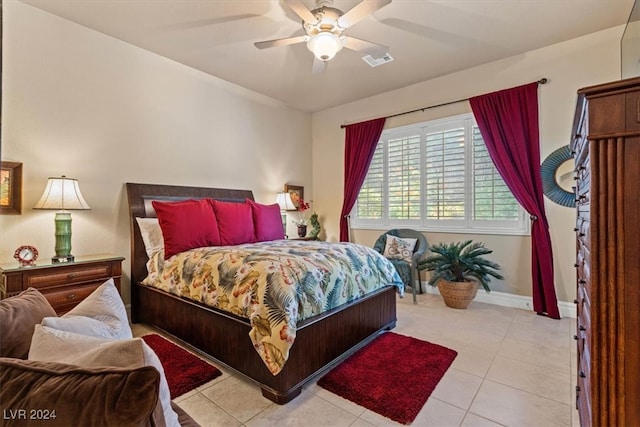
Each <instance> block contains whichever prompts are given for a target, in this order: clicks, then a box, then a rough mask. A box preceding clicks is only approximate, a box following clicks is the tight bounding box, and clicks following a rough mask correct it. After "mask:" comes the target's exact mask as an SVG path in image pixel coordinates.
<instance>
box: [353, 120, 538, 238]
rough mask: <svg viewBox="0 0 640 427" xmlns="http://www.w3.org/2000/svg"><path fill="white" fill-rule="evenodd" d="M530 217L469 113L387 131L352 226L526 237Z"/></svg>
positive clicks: (370, 167) (376, 153)
mask: <svg viewBox="0 0 640 427" xmlns="http://www.w3.org/2000/svg"><path fill="white" fill-rule="evenodd" d="M527 218H528V217H527V215H526V214H525V212H524V210H523V209H522V208H521V207H520V206H519V205H518V202H516V200H515V199H514V197H513V195H512V194H511V192H510V191H509V189H508V188H507V186H506V185H505V183H504V181H503V180H502V178H501V177H500V175H499V174H498V171H497V170H496V168H495V166H494V165H493V162H492V161H491V158H490V157H489V153H488V152H487V148H486V146H485V144H484V141H483V139H482V135H481V134H480V130H479V129H478V126H477V125H476V124H475V121H474V120H473V116H472V115H471V114H465V115H462V116H456V117H451V118H447V119H442V120H436V121H431V122H425V123H420V124H416V125H411V126H404V127H401V128H394V129H387V130H385V131H384V132H383V133H382V136H381V137H380V141H379V142H378V146H377V148H376V151H375V154H374V156H373V160H372V161H371V165H370V166H369V171H368V173H367V177H366V178H365V181H364V184H363V186H362V188H361V190H360V194H359V196H358V200H357V202H356V205H355V207H354V210H353V212H352V214H351V226H352V227H353V228H374V229H375V228H381V229H387V228H390V227H411V228H417V229H424V230H433V231H445V232H465V233H492V234H528V232H529V222H528V219H527Z"/></svg>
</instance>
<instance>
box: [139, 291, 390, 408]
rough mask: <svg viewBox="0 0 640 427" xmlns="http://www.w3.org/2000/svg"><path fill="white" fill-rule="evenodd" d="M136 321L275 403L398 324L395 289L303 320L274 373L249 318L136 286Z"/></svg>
mask: <svg viewBox="0 0 640 427" xmlns="http://www.w3.org/2000/svg"><path fill="white" fill-rule="evenodd" d="M133 289H134V290H133V292H135V293H136V298H135V300H136V301H137V307H134V308H133V310H135V311H136V312H137V313H138V315H137V320H138V321H140V322H143V323H147V324H150V325H154V326H156V327H158V328H160V329H162V330H164V331H166V332H168V333H170V334H172V335H174V336H176V337H177V338H179V339H181V340H183V341H185V342H187V343H189V344H190V345H193V346H194V347H196V348H198V349H199V350H201V351H203V352H205V353H206V354H208V355H209V356H211V357H212V358H214V359H215V360H216V361H218V362H219V363H221V364H222V365H224V366H225V367H227V368H229V369H231V370H233V371H236V372H239V373H240V374H243V375H244V376H246V377H247V378H249V379H250V380H252V381H254V382H255V383H257V384H258V385H259V386H260V387H261V389H262V395H263V396H264V397H266V398H268V399H270V400H272V401H274V402H276V403H278V404H284V403H287V402H289V401H290V400H291V399H293V398H295V397H296V396H298V395H299V394H300V392H301V391H302V387H303V386H304V385H305V384H307V383H308V382H309V381H312V380H313V379H315V378H316V377H317V376H319V375H321V374H323V373H325V372H326V371H328V370H329V369H331V368H332V367H334V366H335V365H337V364H338V363H340V362H341V361H342V360H344V359H345V358H347V357H348V356H349V355H351V354H353V353H354V352H355V351H356V350H358V349H360V348H361V347H362V346H364V345H365V344H367V343H368V342H370V341H371V340H373V339H374V338H375V337H376V336H377V335H378V334H379V333H381V332H383V331H384V330H390V329H392V328H394V327H395V324H396V291H395V288H394V287H386V288H384V289H381V290H378V291H376V292H374V293H372V294H370V295H368V296H366V297H365V298H362V299H360V300H358V301H357V302H354V303H350V304H345V305H343V306H341V307H337V308H335V309H333V310H331V311H329V312H326V313H323V314H321V315H318V316H315V317H313V318H311V319H307V320H306V321H305V322H303V323H302V324H301V325H300V326H299V329H298V331H297V334H296V341H295V343H294V345H293V347H292V348H291V351H290V354H289V359H288V360H287V363H286V364H285V366H284V368H283V370H282V371H281V372H280V373H279V374H278V375H276V376H273V375H272V374H271V372H269V370H268V369H267V367H266V366H265V364H264V362H263V361H262V359H260V356H258V353H257V352H256V351H255V350H254V348H253V345H252V343H251V339H250V338H249V330H250V329H251V327H250V325H249V323H248V321H247V320H246V319H242V318H239V317H235V316H233V315H230V314H228V313H224V312H220V311H218V310H215V309H212V308H210V307H206V306H204V305H201V304H198V303H195V302H193V301H189V300H186V299H183V298H180V297H177V296H174V295H170V294H168V293H166V292H163V291H161V290H157V289H153V288H149V287H146V286H139V285H136V286H134V288H133Z"/></svg>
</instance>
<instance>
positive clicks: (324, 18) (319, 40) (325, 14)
mask: <svg viewBox="0 0 640 427" xmlns="http://www.w3.org/2000/svg"><path fill="white" fill-rule="evenodd" d="M284 1H285V3H286V4H287V5H288V6H289V8H291V10H293V11H294V12H295V13H296V15H298V16H299V17H300V18H301V19H302V28H303V29H304V31H305V33H306V34H304V35H301V36H295V37H288V38H284V39H277V40H267V41H262V42H256V43H254V45H255V47H257V48H258V49H266V48H270V47H276V46H286V45H290V44H296V43H307V48H308V49H309V50H310V51H311V52H313V55H314V60H313V69H312V72H313V73H314V74H316V73H321V72H322V71H324V69H325V67H326V63H327V61H330V60H331V59H332V58H333V57H334V56H335V55H336V53H338V52H339V51H340V50H341V49H342V48H343V47H346V48H347V49H351V50H356V51H358V52H364V53H366V54H368V55H371V56H372V57H374V58H380V57H382V56H384V55H385V54H386V53H387V51H388V50H389V48H388V47H387V46H383V45H380V44H376V43H372V42H369V41H366V40H361V39H357V38H355V37H350V36H347V35H345V34H344V32H345V30H346V29H347V28H349V27H351V26H352V25H353V24H355V23H356V22H358V21H360V20H361V19H363V18H365V17H366V16H367V15H370V14H372V13H373V12H375V11H376V10H378V9H380V8H382V7H384V6H386V5H388V4H389V3H391V0H363V1H361V2H360V3H358V4H357V5H355V6H354V7H353V8H352V9H350V10H348V11H347V12H342V11H341V10H340V9H336V8H335V7H333V1H332V0H317V2H316V8H315V9H313V10H309V9H308V8H307V7H306V6H305V5H304V3H303V2H302V0H284Z"/></svg>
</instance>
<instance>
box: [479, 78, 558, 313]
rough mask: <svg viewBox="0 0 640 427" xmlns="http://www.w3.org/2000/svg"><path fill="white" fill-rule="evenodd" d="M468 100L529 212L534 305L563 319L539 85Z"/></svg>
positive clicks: (506, 178)
mask: <svg viewBox="0 0 640 427" xmlns="http://www.w3.org/2000/svg"><path fill="white" fill-rule="evenodd" d="M469 102H470V104H471V109H472V110H473V115H474V116H475V118H476V121H477V123H478V127H479V128H480V132H481V133H482V137H483V138H484V141H485V143H486V145H487V149H488V151H489V154H490V156H491V159H492V160H493V163H494V164H495V165H496V169H497V170H498V172H499V173H500V176H502V179H504V181H505V183H506V184H507V186H508V187H509V189H510V190H511V192H512V193H513V195H514V197H515V198H516V200H517V201H518V202H519V203H520V205H522V207H523V208H524V209H526V211H527V212H529V214H530V215H531V219H532V231H531V244H532V251H531V252H532V260H531V264H532V265H531V269H532V272H531V273H532V279H533V309H534V310H535V311H536V312H537V313H538V314H542V315H546V316H549V317H552V318H554V319H559V318H560V313H559V311H558V301H557V299H556V292H555V285H554V277H553V254H552V251H551V237H550V236H549V225H548V222H547V216H546V214H545V210H544V198H543V193H542V178H541V177H540V142H539V130H538V83H537V82H536V83H530V84H527V85H524V86H519V87H515V88H512V89H506V90H501V91H498V92H493V93H489V94H486V95H481V96H476V97H474V98H471V99H470V100H469Z"/></svg>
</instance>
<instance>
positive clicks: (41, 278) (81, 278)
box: [0, 254, 124, 315]
mask: <svg viewBox="0 0 640 427" xmlns="http://www.w3.org/2000/svg"><path fill="white" fill-rule="evenodd" d="M123 260H124V258H123V257H119V256H115V255H108V254H102V255H90V256H78V257H76V259H75V262H69V263H56V264H52V263H50V262H45V261H43V262H42V263H38V264H36V265H34V266H32V267H19V266H18V265H17V264H15V263H13V264H3V265H0V274H2V281H1V282H0V285H1V286H2V289H0V291H1V296H2V298H6V297H10V296H13V295H17V294H19V293H20V292H22V291H24V290H26V289H27V288H29V287H32V288H36V289H38V290H39V291H40V292H41V293H42V294H43V295H44V296H45V298H47V300H48V301H49V303H50V304H51V306H52V307H53V309H54V310H55V311H56V313H58V315H61V314H64V313H66V312H67V311H69V310H71V309H72V308H73V307H75V306H76V305H77V304H78V303H79V302H80V301H82V300H83V299H85V298H86V297H88V296H89V294H91V292H93V291H94V290H95V289H96V288H97V287H98V286H100V285H101V284H102V283H104V282H105V281H106V280H107V279H109V278H111V277H113V281H114V282H115V284H116V287H117V288H118V291H119V290H120V277H121V276H122V261H123Z"/></svg>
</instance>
